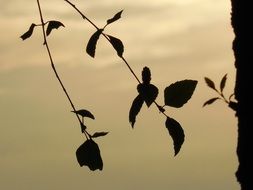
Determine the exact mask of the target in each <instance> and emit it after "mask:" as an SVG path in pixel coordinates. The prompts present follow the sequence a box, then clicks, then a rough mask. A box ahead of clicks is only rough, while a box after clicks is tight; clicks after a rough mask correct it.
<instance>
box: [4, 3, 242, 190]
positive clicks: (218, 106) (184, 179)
mask: <svg viewBox="0 0 253 190" xmlns="http://www.w3.org/2000/svg"><path fill="white" fill-rule="evenodd" d="M72 2H73V3H74V4H76V6H77V7H78V8H80V10H82V11H83V13H85V15H86V16H88V17H89V18H90V19H91V20H93V21H94V22H95V23H96V24H98V25H99V26H101V27H102V26H103V25H104V23H105V22H106V20H107V19H108V18H111V17H112V16H113V15H114V14H115V13H116V12H118V11H120V10H122V9H124V12H123V14H122V18H121V19H120V20H119V21H117V22H116V23H114V24H112V25H111V26H110V27H109V26H108V28H107V30H106V33H108V34H112V35H114V36H116V37H118V38H120V39H121V40H122V41H123V43H124V46H125V53H124V56H125V58H126V59H127V60H128V62H129V63H130V65H131V66H132V68H133V70H134V71H135V72H136V74H137V75H138V76H140V75H141V71H142V68H143V67H144V66H148V67H149V68H150V69H151V72H152V83H153V84H155V85H156V86H157V87H158V88H159V89H160V94H159V97H158V100H157V101H158V102H159V103H160V104H163V89H164V88H165V87H166V86H168V85H170V84H171V83H174V82H175V81H178V80H183V79H194V80H198V81H199V83H198V85H197V88H196V91H195V92H194V95H193V97H192V99H191V100H190V101H189V102H188V103H187V104H186V105H185V106H184V107H183V108H181V109H175V108H168V109H167V114H169V115H170V116H171V117H173V118H174V119H176V120H177V121H179V122H180V123H181V125H182V127H183V128H184V131H185V135H186V139H185V143H184V145H183V147H182V149H181V152H180V153H179V154H178V156H176V157H174V156H173V155H174V152H173V142H172V140H171V138H170V136H169V134H168V131H167V129H166V128H165V126H164V123H165V117H164V116H163V115H161V114H159V112H158V111H157V109H156V107H155V106H151V107H150V108H149V109H147V108H146V107H145V106H143V109H142V111H141V113H140V114H139V115H138V117H137V122H136V124H135V129H134V130H132V129H131V126H130V124H129V122H128V112H129V108H130V106H131V103H132V101H133V99H134V98H135V96H136V95H137V91H136V85H137V82H136V81H135V79H134V77H133V76H132V75H131V73H130V72H129V70H128V69H127V67H126V66H125V65H124V63H123V62H122V61H121V60H120V59H119V58H118V57H117V55H116V54H115V51H114V50H113V49H112V48H111V47H110V45H109V44H108V42H107V41H106V40H105V39H103V38H101V39H100V41H99V42H98V46H97V52H96V58H95V59H92V58H90V57H89V56H88V55H87V54H86V53H85V47H86V44H87V42H88V40H89V37H90V36H91V35H92V33H93V32H94V31H95V30H94V28H93V27H92V26H91V25H89V24H88V23H87V22H84V21H83V20H82V19H81V17H80V15H78V14H77V13H76V12H75V11H74V10H73V8H72V7H70V6H69V5H68V4H67V3H66V2H65V1H63V0H54V1H52V0H43V1H41V5H42V8H43V13H44V17H45V20H60V21H61V22H63V23H64V25H65V26H66V27H65V28H59V29H58V30H54V31H53V32H52V34H51V35H50V36H49V38H48V40H49V45H50V47H51V50H52V54H53V57H54V60H55V64H56V67H57V70H58V72H59V74H60V76H61V77H62V80H63V82H64V84H65V86H66V88H67V90H68V91H69V92H70V96H71V98H72V100H73V101H74V104H75V105H76V107H77V109H79V108H85V109H88V110H90V111H91V112H92V113H93V114H94V115H95V117H96V120H95V121H92V120H87V126H88V128H89V130H90V131H91V132H95V131H109V132H110V133H109V134H108V135H107V136H106V137H104V138H100V139H97V140H96V142H97V143H98V144H99V146H100V150H101V154H102V158H103V161H104V170H103V171H102V172H101V171H95V172H91V171H89V169H88V168H87V167H83V168H81V167H79V165H78V163H77V160H76V157H75V151H76V149H77V148H78V147H79V145H80V144H82V143H83V141H84V140H85V139H84V136H83V135H82V134H81V133H80V128H79V126H78V122H77V120H76V118H75V116H74V115H73V114H72V113H71V112H70V111H71V107H70V105H69V103H68V101H67V99H66V97H65V96H64V94H63V91H62V90H61V88H60V86H59V84H58V82H57V80H56V78H55V76H54V74H53V72H52V69H51V67H50V62H49V59H48V56H47V53H46V50H45V47H43V45H42V43H43V39H42V35H41V29H40V28H36V29H35V31H34V34H33V36H32V38H30V39H28V40H26V41H25V42H23V41H22V40H21V39H20V38H19V36H20V35H21V34H23V33H24V32H25V31H26V30H27V29H28V28H29V26H30V24H31V23H39V14H38V10H37V4H36V1H35V0H33V1H32V0H26V1H21V0H15V1H14V0H8V1H3V0H0V3H1V6H0V31H1V35H0V131H1V132H0V189H5V190H35V189H36V190H45V189H47V190H56V189H61V190H69V189H75V190H81V189H85V188H86V189H90V190H100V189H104V190H114V189H120V190H132V189H143V190H154V189H158V190H167V189H173V190H200V189H205V190H214V189H215V190H224V189H229V190H237V189H239V185H238V184H237V182H236V178H235V176H234V173H235V171H236V169H237V164H238V162H237V157H236V152H235V150H236V140H237V133H236V126H237V120H236V118H235V116H234V112H233V111H232V110H230V109H229V108H228V107H227V105H226V104H224V103H223V102H221V101H220V102H217V103H215V104H213V105H211V106H208V107H205V108H202V105H203V103H204V102H205V101H206V100H208V99H209V98H212V97H214V96H215V95H216V94H215V93H214V92H213V91H212V90H210V89H209V88H208V87H206V84H205V82H204V79H203V78H204V77H205V76H207V77H210V78H211V79H213V80H214V81H215V82H216V83H217V85H218V83H219V81H220V79H221V78H222V76H223V75H224V74H225V73H228V80H227V86H226V88H225V94H226V96H229V95H230V94H231V93H232V92H233V88H234V79H235V69H234V64H233V61H234V58H233V52H232V50H231V43H232V40H233V32H232V29H231V26H230V2H229V1H221V0H155V1H154V0H152V1H151V0H145V1H144V0H103V1H101V0H92V1H88V0H82V1H80V0H75V1H74V0H73V1H72Z"/></svg>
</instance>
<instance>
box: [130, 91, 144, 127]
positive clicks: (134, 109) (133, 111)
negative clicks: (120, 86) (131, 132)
mask: <svg viewBox="0 0 253 190" xmlns="http://www.w3.org/2000/svg"><path fill="white" fill-rule="evenodd" d="M143 102H144V100H143V99H142V97H141V95H138V96H137V97H136V98H135V99H134V101H133V103H132V106H131V108H130V111H129V122H130V124H131V126H132V128H134V124H135V121H136V116H137V115H138V113H139V112H140V110H141V107H142V104H143Z"/></svg>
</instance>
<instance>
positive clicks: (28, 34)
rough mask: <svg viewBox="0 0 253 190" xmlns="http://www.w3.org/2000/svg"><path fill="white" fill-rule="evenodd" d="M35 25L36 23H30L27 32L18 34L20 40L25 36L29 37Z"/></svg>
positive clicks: (24, 38)
mask: <svg viewBox="0 0 253 190" xmlns="http://www.w3.org/2000/svg"><path fill="white" fill-rule="evenodd" d="M35 26H36V24H34V23H32V24H31V26H30V28H29V29H28V31H27V32H25V33H24V34H23V35H22V36H20V38H21V39H22V40H26V39H27V38H30V37H31V36H32V34H33V30H34V27H35Z"/></svg>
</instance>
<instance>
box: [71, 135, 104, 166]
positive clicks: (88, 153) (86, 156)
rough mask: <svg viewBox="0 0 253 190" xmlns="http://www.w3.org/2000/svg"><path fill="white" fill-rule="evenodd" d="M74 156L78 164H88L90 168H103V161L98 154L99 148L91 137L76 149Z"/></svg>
mask: <svg viewBox="0 0 253 190" xmlns="http://www.w3.org/2000/svg"><path fill="white" fill-rule="evenodd" d="M76 158H77V161H78V163H79V165H80V166H81V167H82V166H88V167H89V169H90V170H92V171H94V170H96V169H99V170H102V169H103V161H102V158H101V155H100V150H99V147H98V145H97V143H95V142H94V141H93V140H92V139H90V140H86V141H85V142H84V143H83V144H82V145H81V146H80V147H79V148H78V149H77V150H76Z"/></svg>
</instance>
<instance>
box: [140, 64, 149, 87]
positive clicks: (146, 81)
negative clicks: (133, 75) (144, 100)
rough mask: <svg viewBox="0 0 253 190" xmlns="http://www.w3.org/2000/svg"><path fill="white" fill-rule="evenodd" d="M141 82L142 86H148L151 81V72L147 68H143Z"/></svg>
mask: <svg viewBox="0 0 253 190" xmlns="http://www.w3.org/2000/svg"><path fill="white" fill-rule="evenodd" d="M141 75H142V82H143V83H144V84H149V83H150V81H151V72H150V69H149V68H148V67H144V68H143V70H142V73H141Z"/></svg>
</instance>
